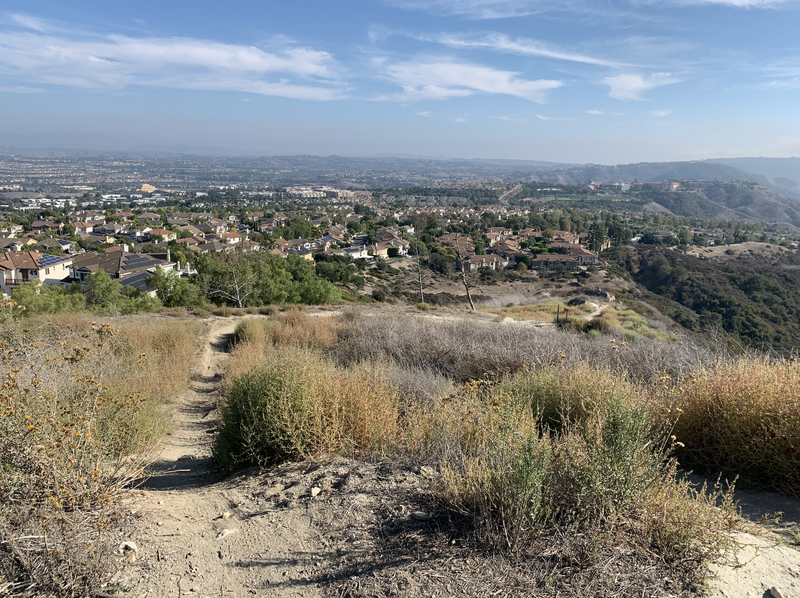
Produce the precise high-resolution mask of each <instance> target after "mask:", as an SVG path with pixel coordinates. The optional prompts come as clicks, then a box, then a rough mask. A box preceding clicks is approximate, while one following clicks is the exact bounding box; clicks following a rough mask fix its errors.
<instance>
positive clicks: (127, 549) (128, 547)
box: [118, 542, 139, 562]
mask: <svg viewBox="0 0 800 598" xmlns="http://www.w3.org/2000/svg"><path fill="white" fill-rule="evenodd" d="M138 551H139V548H138V547H137V546H136V543H135V542H123V543H122V544H120V545H119V549H118V552H119V553H120V554H121V555H124V556H126V557H128V560H129V561H130V562H134V561H135V560H136V553H137V552H138Z"/></svg>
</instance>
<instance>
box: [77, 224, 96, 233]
mask: <svg viewBox="0 0 800 598" xmlns="http://www.w3.org/2000/svg"><path fill="white" fill-rule="evenodd" d="M72 226H74V227H75V232H76V233H78V234H84V235H89V234H91V233H93V232H94V227H95V223H94V222H74V223H73V224H72Z"/></svg>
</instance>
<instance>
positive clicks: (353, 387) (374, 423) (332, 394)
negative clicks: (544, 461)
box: [213, 348, 398, 469]
mask: <svg viewBox="0 0 800 598" xmlns="http://www.w3.org/2000/svg"><path fill="white" fill-rule="evenodd" d="M397 413H398V409H397V399H396V395H395V393H394V391H393V389H392V388H391V386H390V385H389V384H388V382H387V381H386V380H385V378H384V376H383V374H382V372H381V371H380V369H377V368H370V367H368V366H364V367H361V368H357V369H354V370H349V371H342V370H339V369H337V368H336V367H334V366H333V365H332V364H330V363H328V362H327V361H326V360H325V359H324V358H323V357H322V356H321V355H319V354H318V353H315V352H313V351H311V350H308V349H303V348H297V349H295V350H293V351H292V352H291V353H286V352H283V351H280V352H279V351H276V350H273V349H269V348H268V349H266V357H265V358H264V359H263V361H261V363H259V364H258V365H256V366H255V367H253V368H251V369H250V370H249V371H247V372H245V373H244V374H242V375H240V376H238V377H237V378H236V379H235V380H234V381H233V383H232V385H231V387H230V390H229V391H228V392H227V393H226V396H225V402H224V405H223V408H222V425H221V426H220V431H219V434H218V436H217V440H216V443H215V445H214V449H213V455H214V459H215V461H216V462H217V463H218V465H219V466H220V467H222V468H224V469H233V468H236V467H240V466H243V465H246V464H258V465H266V464H271V463H276V462H281V461H285V460H289V459H315V458H320V457H322V456H324V455H326V454H330V453H344V454H350V455H354V454H360V453H364V452H366V453H374V452H384V451H387V450H391V449H392V448H393V447H394V446H395V442H396V436H397V434H398V415H397Z"/></svg>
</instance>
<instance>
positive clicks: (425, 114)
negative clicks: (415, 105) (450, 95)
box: [417, 110, 433, 118]
mask: <svg viewBox="0 0 800 598" xmlns="http://www.w3.org/2000/svg"><path fill="white" fill-rule="evenodd" d="M417 116H424V117H425V118H430V117H431V116H433V115H432V114H431V113H430V112H428V111H426V110H423V111H421V112H417Z"/></svg>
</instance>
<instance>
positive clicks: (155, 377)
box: [0, 314, 202, 596]
mask: <svg viewBox="0 0 800 598" xmlns="http://www.w3.org/2000/svg"><path fill="white" fill-rule="evenodd" d="M23 326H24V327H23ZM201 326H202V324H200V323H198V322H197V321H194V320H192V321H189V322H185V321H180V320H175V319H171V318H170V319H152V318H149V319H145V318H135V319H125V318H124V319H122V320H121V324H120V325H119V326H111V325H109V324H98V323H95V322H93V321H92V320H91V319H89V318H87V317H85V316H75V315H69V314H65V315H60V316H57V317H52V318H32V319H29V320H25V321H24V323H22V324H19V323H11V322H6V323H5V326H4V327H3V329H2V333H1V335H0V336H2V339H0V344H2V347H3V355H2V357H3V363H4V365H5V374H4V378H5V379H4V386H3V388H2V390H1V391H0V536H2V538H0V542H2V543H3V547H4V548H3V549H0V577H4V578H6V579H8V580H11V581H12V582H13V583H14V584H15V585H14V587H15V588H17V590H18V592H19V593H20V594H22V593H23V592H24V591H25V588H29V587H34V586H35V587H36V590H35V591H34V594H35V595H45V594H46V595H53V596H82V595H87V594H88V593H90V592H92V591H94V590H96V589H97V588H98V587H99V584H100V583H101V582H102V581H103V580H104V579H105V578H107V576H108V574H109V573H110V572H111V570H112V569H113V565H114V562H115V561H114V560H113V559H112V558H111V557H110V556H109V554H110V551H112V550H114V549H115V541H114V540H115V536H114V535H113V534H112V533H111V532H112V530H116V529H117V528H118V522H119V521H120V519H119V516H118V514H117V513H116V509H115V499H116V497H117V495H118V492H119V490H120V488H121V487H122V486H123V485H124V484H125V483H127V482H128V481H129V480H132V479H134V478H135V477H137V476H139V475H140V473H141V469H142V467H143V466H144V465H145V464H146V463H147V462H148V460H149V458H150V455H151V450H152V448H153V446H154V445H155V443H156V442H157V441H158V439H159V438H160V436H161V435H162V434H163V432H164V431H165V429H166V426H165V422H164V411H163V409H162V403H163V401H164V400H166V399H168V398H169V397H170V395H171V393H177V392H180V391H181V390H183V389H184V388H185V387H186V386H187V384H188V369H189V367H190V364H191V363H192V359H191V358H192V357H193V355H194V346H195V344H196V340H195V337H196V335H197V334H198V333H199V331H200V327H201ZM32 584H33V585H32Z"/></svg>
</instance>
